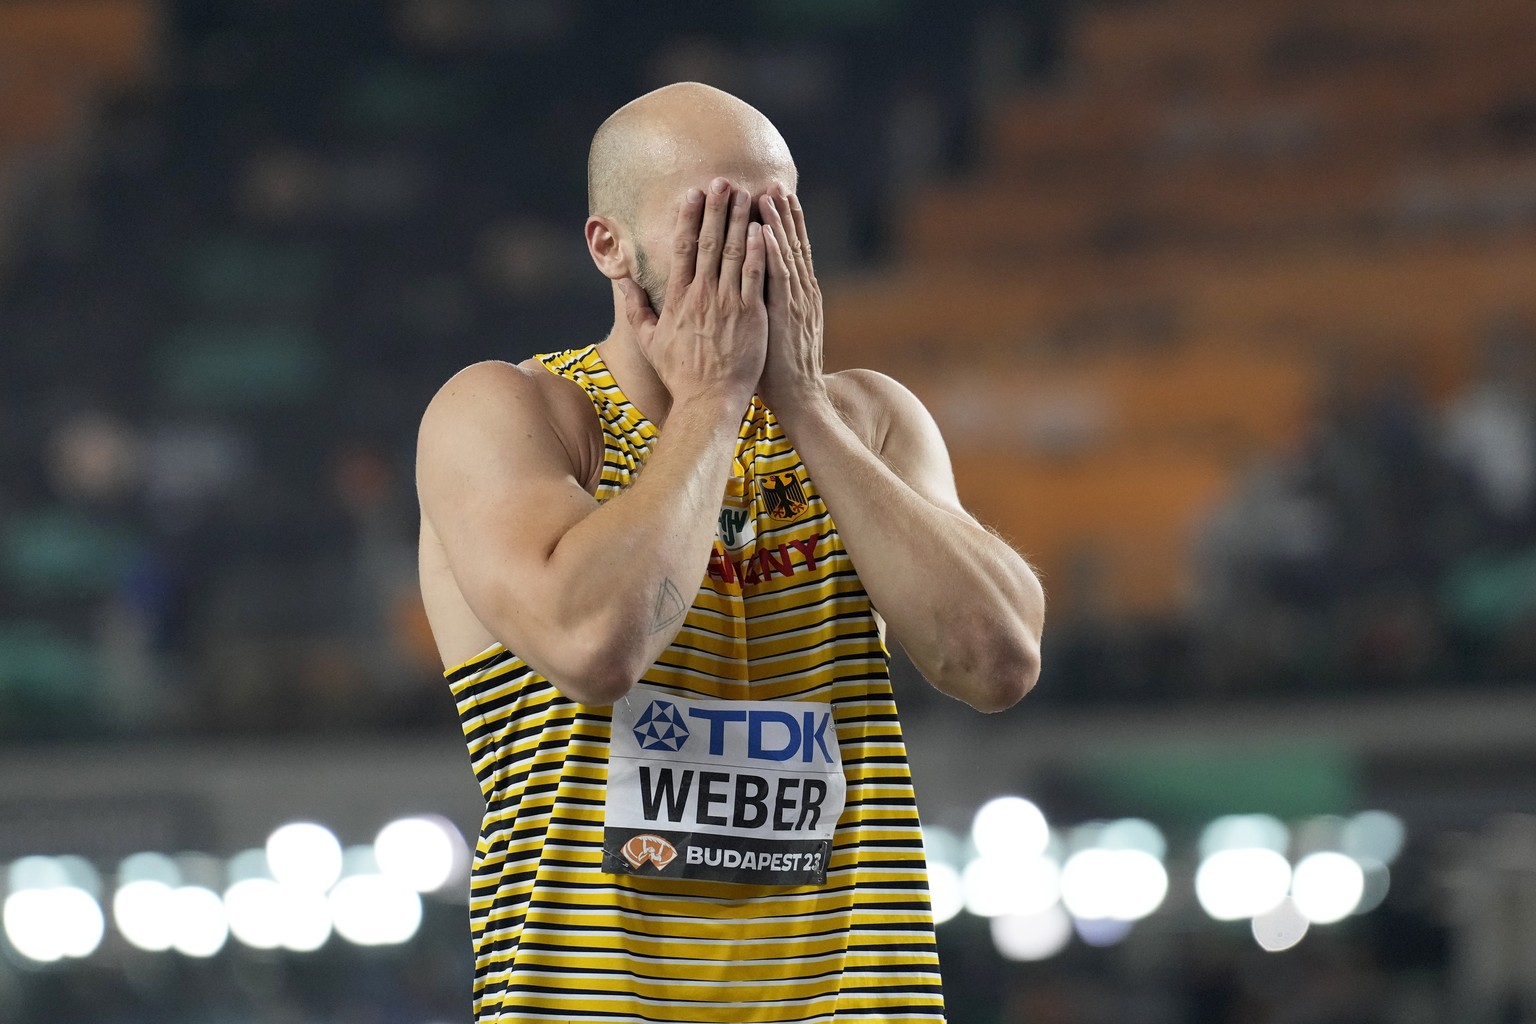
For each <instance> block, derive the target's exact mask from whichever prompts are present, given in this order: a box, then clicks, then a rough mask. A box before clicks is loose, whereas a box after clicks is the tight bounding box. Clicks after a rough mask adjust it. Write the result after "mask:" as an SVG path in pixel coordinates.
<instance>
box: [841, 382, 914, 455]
mask: <svg viewBox="0 0 1536 1024" xmlns="http://www.w3.org/2000/svg"><path fill="white" fill-rule="evenodd" d="M825 380H826V384H827V394H828V395H829V396H830V397H831V399H832V404H833V405H834V406H836V408H837V411H838V414H839V415H841V416H842V417H843V420H844V421H845V422H847V424H848V425H849V426H850V427H852V428H853V431H854V432H855V433H856V434H858V435H859V437H860V438H862V439H863V441H864V443H865V444H866V445H868V446H869V448H870V450H871V451H874V452H882V451H884V450H885V448H886V445H887V443H888V442H889V441H890V440H891V433H892V429H893V427H899V426H900V425H901V424H903V423H910V422H911V421H912V420H913V419H914V418H916V419H918V420H919V421H920V422H923V423H929V422H931V418H930V417H929V416H928V411H927V410H926V409H925V408H924V407H923V403H922V402H921V401H920V400H919V399H918V397H917V396H916V395H914V394H913V393H912V392H911V391H910V390H909V389H908V388H907V387H906V385H904V384H902V383H901V382H900V381H898V380H897V379H896V378H894V377H890V376H887V375H886V374H883V373H881V372H879V371H878V370H867V369H862V368H856V369H850V370H839V371H837V372H836V373H829V374H827V375H826V377H825Z"/></svg>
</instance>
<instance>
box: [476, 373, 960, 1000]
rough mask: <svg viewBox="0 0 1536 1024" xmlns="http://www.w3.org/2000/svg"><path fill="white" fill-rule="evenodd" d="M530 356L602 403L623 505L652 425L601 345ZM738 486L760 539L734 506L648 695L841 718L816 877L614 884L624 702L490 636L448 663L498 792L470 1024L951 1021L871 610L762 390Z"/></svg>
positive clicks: (479, 869)
mask: <svg viewBox="0 0 1536 1024" xmlns="http://www.w3.org/2000/svg"><path fill="white" fill-rule="evenodd" d="M539 359H540V360H541V362H542V363H543V364H544V365H545V366H546V367H547V368H548V369H549V371H550V372H552V373H555V374H557V375H559V376H561V377H564V378H566V379H567V380H571V381H574V382H575V383H576V384H578V385H580V386H581V387H582V388H583V389H584V390H585V391H586V393H587V395H588V396H589V397H590V398H591V401H592V405H593V407H594V409H595V411H596V414H597V417H598V419H599V421H600V422H601V425H602V430H603V444H604V451H603V469H602V481H601V483H600V485H599V487H598V489H597V495H596V497H597V499H598V500H599V501H606V500H608V499H610V498H612V497H614V496H615V495H617V494H619V493H620V492H621V491H623V490H624V488H625V487H627V486H629V484H630V483H632V482H633V481H634V479H635V478H636V476H637V474H638V473H639V472H640V470H641V468H642V467H643V466H644V464H645V460H646V457H647V455H648V454H649V452H650V450H651V446H652V445H653V444H654V443H655V442H656V439H657V436H658V433H657V430H656V428H655V426H654V425H652V424H651V423H650V422H649V421H648V420H646V419H645V418H644V417H643V416H642V415H641V413H640V411H639V410H638V409H636V408H635V406H634V405H632V404H631V403H630V402H629V401H628V399H626V398H625V397H624V395H623V393H622V392H621V391H620V390H619V388H618V386H617V385H616V384H615V382H614V379H613V377H612V375H611V374H610V373H609V371H608V368H607V367H606V366H605V365H604V363H603V361H602V359H601V357H600V356H599V355H598V353H597V350H596V347H595V346H588V347H586V348H583V349H578V350H574V351H569V352H562V353H558V354H554V355H545V356H540V357H539ZM734 472H735V474H736V476H737V479H736V480H733V486H734V487H735V488H736V491H737V493H741V492H743V491H745V492H746V495H747V497H746V499H738V500H737V502H736V507H737V508H738V509H741V508H743V507H744V508H745V509H746V510H747V511H748V512H749V513H750V517H751V523H750V529H743V530H737V529H734V527H736V526H738V525H744V524H743V523H742V520H741V519H740V517H739V513H738V518H737V519H736V520H735V521H733V522H732V523H731V524H730V525H731V527H732V528H731V529H729V530H728V528H727V525H726V523H725V522H724V520H725V517H724V516H723V515H722V526H721V535H717V537H716V540H715V550H714V552H713V553H712V554H711V556H710V560H709V566H708V572H707V573H706V575H705V577H704V579H703V582H702V585H701V586H700V588H699V590H698V593H697V596H696V597H695V598H694V600H693V603H692V606H691V608H689V610H688V612H687V615H686V618H685V620H684V623H683V626H682V629H681V631H680V632H679V633H678V635H677V638H676V640H674V641H673V643H672V645H671V646H670V647H668V648H667V650H666V651H664V652H663V653H662V655H661V657H660V658H659V659H657V661H656V663H655V664H654V665H653V666H652V667H651V668H650V669H649V670H648V671H647V672H646V673H645V676H644V677H643V679H642V683H644V684H645V685H646V686H648V687H651V688H654V689H657V690H661V691H666V692H667V693H670V694H671V695H673V696H675V697H680V698H685V699H690V700H701V699H702V700H733V701H736V700H774V701H784V700H803V701H816V702H820V703H821V704H830V706H831V708H832V722H833V724H834V726H835V729H836V739H837V745H838V748H839V749H840V753H841V759H842V765H843V773H844V775H845V777H846V780H847V799H846V803H845V809H844V811H843V813H842V816H841V817H840V818H839V819H838V821H837V825H836V830H835V832H834V833H833V837H832V841H831V854H830V857H829V859H828V861H827V872H826V882H825V884H821V885H799V886H763V885H752V884H742V883H735V882H717V881H700V880H689V879H670V878H648V877H644V876H642V875H632V874H608V873H605V872H604V871H603V839H604V835H603V823H604V802H605V795H606V794H605V784H606V782H607V778H608V763H609V757H608V755H609V740H610V735H611V733H610V726H611V722H612V717H611V716H612V709H611V708H610V707H597V706H589V705H585V704H580V703H576V702H574V701H571V700H567V699H566V698H564V697H562V696H561V695H560V694H559V693H558V692H557V691H556V690H555V689H554V688H553V687H552V686H551V685H550V683H549V682H548V681H547V680H545V679H544V678H543V677H542V676H540V675H538V674H537V673H535V672H534V671H532V670H531V669H530V668H529V667H528V666H527V665H525V664H524V663H523V661H522V660H521V659H519V658H518V657H517V656H516V655H515V654H513V653H512V652H511V651H508V650H507V649H506V648H504V647H503V646H501V645H500V644H495V645H493V646H491V647H490V648H489V649H487V650H486V651H484V652H483V653H481V654H480V655H478V656H476V657H474V658H472V659H470V660H469V661H467V662H465V663H464V664H462V665H459V666H457V667H455V668H452V669H450V670H449V671H448V672H447V677H448V681H449V684H450V686H451V688H452V691H453V695H454V699H455V702H456V703H457V706H458V711H459V716H460V719H461V721H462V724H463V727H464V735H465V739H466V741H467V742H468V746H469V754H470V762H471V765H472V767H473V769H474V772H475V776H476V778H477V779H478V780H479V783H480V789H481V791H482V792H483V793H484V795H485V801H486V811H485V819H484V824H483V826H482V828H481V831H480V837H479V841H478V843H477V844H476V848H475V857H474V868H473V876H472V879H471V884H470V930H471V934H472V937H473V942H474V952H475V978H474V1011H475V1021H476V1024H488V1022H493V1021H495V1022H510V1021H585V1022H615V1024H617V1022H626V1024H632V1022H689V1024H728V1022H738V1021H740V1022H749V1021H750V1022H776V1024H789V1022H811V1021H817V1022H825V1021H854V1020H862V1021H881V1022H888V1024H900V1022H916V1021H926V1022H933V1021H942V1020H943V1019H944V1006H943V997H942V994H941V991H940V985H939V968H938V954H937V950H936V946H935V942H934V930H933V918H932V914H931V911H930V909H929V898H928V883H927V871H926V867H925V861H924V856H923V845H922V838H921V834H920V831H919V826H918V816H917V808H916V804H915V802H914V800H913V794H912V781H911V775H910V773H909V770H908V766H907V756H906V747H905V745H904V743H903V741H902V734H901V727H900V725H899V724H898V722H897V717H896V705H895V703H894V700H893V695H892V692H891V685H890V677H889V670H888V660H887V654H886V650H885V646H884V644H883V642H882V640H881V638H880V635H879V633H878V631H877V629H876V623H875V620H874V618H873V615H872V612H871V607H870V602H869V597H868V595H867V594H866V593H865V592H864V589H863V587H862V585H861V584H860V583H859V578H858V576H857V575H856V574H855V572H854V569H853V566H852V564H851V563H850V562H849V559H848V555H847V553H846V552H845V551H844V550H843V547H842V544H841V541H840V540H839V538H838V534H837V529H836V527H835V526H834V525H833V523H832V518H831V516H830V515H829V514H828V512H827V507H826V505H825V504H823V503H822V501H821V500H820V498H819V497H818V496H817V494H816V491H815V488H814V487H813V486H812V484H811V481H810V479H809V477H808V475H807V473H806V471H805V467H804V464H803V463H802V462H801V461H800V458H799V456H798V455H797V454H796V453H795V450H794V449H793V448H792V447H791V446H790V444H789V441H788V439H787V438H786V437H785V436H784V433H783V431H782V430H781V429H780V428H779V425H778V423H777V421H776V420H775V419H774V416H773V414H772V412H771V411H769V410H768V409H767V408H765V407H764V406H763V405H762V403H761V402H759V401H758V400H757V399H756V398H754V399H753V401H752V405H751V407H750V409H749V410H748V412H747V415H746V416H745V417H744V419H743V422H742V425H741V432H740V435H739V438H738V441H737V446H736V468H735V471H734ZM796 485H798V486H796ZM746 535H750V536H751V539H750V540H749V541H748V542H746V543H745V544H743V543H741V540H742V537H743V536H746ZM614 554H615V557H623V554H622V552H615V553H614ZM685 599H686V598H685Z"/></svg>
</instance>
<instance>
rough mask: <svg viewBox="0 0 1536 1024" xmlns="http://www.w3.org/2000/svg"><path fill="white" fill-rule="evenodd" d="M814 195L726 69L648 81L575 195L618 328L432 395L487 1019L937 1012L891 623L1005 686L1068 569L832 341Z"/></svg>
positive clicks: (998, 705)
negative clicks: (961, 474)
mask: <svg viewBox="0 0 1536 1024" xmlns="http://www.w3.org/2000/svg"><path fill="white" fill-rule="evenodd" d="M795 189H796V170H795V164H794V161H793V160H792V159H791V157H790V153H789V149H788V147H787V146H786V145H785V143H784V140H783V139H782V138H781V137H780V135H779V133H778V132H777V131H776V130H775V129H774V127H773V125H772V124H770V123H769V122H768V120H767V119H766V118H764V117H763V116H762V115H761V114H760V113H758V112H757V111H756V110H754V109H753V108H752V107H750V106H748V105H747V104H745V103H743V102H741V101H740V100H738V99H736V98H734V97H732V96H729V95H727V94H725V93H722V92H719V91H718V90H715V89H711V88H709V87H707V86H702V85H698V84H695V83H686V84H681V85H675V86H670V87H668V88H665V89H660V90H658V91H656V92H653V93H650V94H647V95H645V96H642V97H640V98H639V99H637V100H635V101H633V102H631V103H629V104H628V105H626V106H624V107H623V108H621V109H620V110H618V111H617V112H616V113H614V114H613V115H612V116H611V117H610V118H609V119H608V120H607V121H606V122H605V123H604V124H603V125H602V126H601V127H600V128H599V129H598V131H597V133H596V136H595V137H594V138H593V141H592V149H591V156H590V164H589V190H590V204H591V209H590V216H589V217H588V219H587V223H586V240H587V248H588V250H589V251H590V253H591V256H592V261H593V263H595V264H596V266H597V268H598V270H599V271H600V272H601V273H602V274H603V275H604V276H605V277H607V278H608V280H609V281H610V283H611V287H612V292H613V308H614V323H613V329H612V330H611V331H610V332H609V334H608V336H607V337H606V338H605V339H604V340H603V341H602V342H600V343H598V344H596V345H588V346H586V347H583V348H576V349H571V350H567V351H562V352H554V353H551V354H548V355H542V356H537V357H535V358H533V359H529V360H526V361H524V362H522V363H520V364H517V365H512V364H509V363H504V362H483V363H477V364H475V365H473V366H471V367H469V368H467V369H465V370H463V371H461V372H460V373H459V374H458V375H456V376H455V377H454V378H453V379H452V380H450V381H449V382H448V383H447V384H446V385H445V386H444V387H443V389H442V390H441V391H440V392H439V393H438V395H437V396H436V397H435V398H434V399H433V401H432V403H431V405H430V406H429V407H428V409H427V411H426V414H425V416H424V418H423V421H422V425H421V434H420V444H419V450H418V461H417V482H418V488H419V492H420V499H421V512H422V516H421V552H420V555H421V586H422V594H423V597H424V598H425V601H426V607H427V613H428V616H429V618H430V620H431V624H432V630H433V633H434V635H435V637H436V640H437V644H438V647H439V649H440V652H441V654H442V658H443V663H444V665H445V666H446V667H447V677H448V680H449V683H450V686H451V688H452V691H453V693H454V696H455V700H456V702H457V705H458V709H459V713H460V716H461V719H462V722H463V726H464V733H465V737H466V739H467V742H468V745H469V751H470V758H471V763H472V765H473V768H474V771H475V774H476V777H477V778H478V780H479V783H480V787H481V789H482V791H483V792H484V795H485V799H486V813H485V819H484V824H483V827H482V830H481V834H480V839H479V842H478V844H477V847H476V851H475V863H474V873H473V879H472V883H471V894H470V922H471V931H472V936H473V940H474V947H475V987H474V1007H475V1020H476V1021H477V1022H488V1021H525V1020H540V1021H544V1020H549V1021H555V1020H558V1021H577V1020H579V1021H601V1022H619V1021H624V1022H638V1021H679V1022H681V1021H689V1022H712V1024H725V1022H732V1021H755V1022H763V1021H768V1022H785V1024H787V1022H790V1021H795V1022H805V1021H833V1020H837V1021H842V1020H871V1021H883V1022H893V1021H896V1022H899V1021H936V1020H943V1019H944V1008H943V997H942V994H941V991H940V985H939V973H938V957H937V954H936V951H935V945H934V933H933V920H932V915H931V912H930V910H929V903H928V888H927V874H926V869H925V861H924V856H923V847H922V839H921V835H920V831H919V825H918V819H917V812H916V805H915V802H914V799H913V794H912V784H911V777H910V773H909V771H908V767H907V758H906V749H905V746H904V744H903V741H902V735H901V728H900V725H899V724H898V721H897V716H896V708H895V704H894V701H893V695H892V692H891V686H890V682H889V672H888V657H887V653H886V647H885V642H884V634H885V630H886V628H887V624H888V626H889V630H890V631H891V633H893V634H894V636H895V637H896V639H897V640H898V641H899V642H900V643H901V645H902V647H903V648H904V649H905V650H906V651H907V653H908V654H909V655H910V656H911V658H912V661H913V662H914V663H915V664H916V665H917V667H918V668H919V669H920V670H921V671H922V673H923V675H924V676H925V677H926V678H927V679H928V680H929V681H930V682H931V683H932V684H933V685H934V686H935V687H937V688H938V689H939V690H941V691H942V692H944V693H946V694H949V695H950V696H953V697H956V698H958V699H959V700H962V701H964V702H966V703H967V704H969V705H971V706H972V707H975V708H977V709H978V710H981V711H1000V710H1002V709H1004V708H1007V707H1009V706H1011V705H1012V704H1014V703H1015V702H1016V701H1018V700H1019V699H1020V698H1021V697H1022V696H1023V695H1024V693H1025V692H1026V691H1028V690H1029V689H1030V687H1031V686H1032V685H1033V684H1034V681H1035V678H1036V676H1037V674H1038V671H1039V660H1040V659H1039V642H1040V631H1041V625H1042V619H1043V614H1044V608H1043V597H1042V594H1041V590H1040V586H1039V583H1038V582H1037V580H1036V578H1035V576H1034V574H1033V573H1032V572H1031V571H1030V569H1029V567H1028V566H1027V565H1026V564H1025V562H1024V560H1023V559H1021V558H1020V557H1019V556H1018V555H1017V554H1016V553H1015V552H1014V551H1012V550H1011V549H1010V548H1009V547H1008V545H1006V544H1005V543H1003V542H1002V541H1001V540H999V539H998V538H997V537H996V536H994V535H993V534H991V533H989V532H988V531H987V530H986V529H984V528H983V527H981V526H980V525H978V524H977V523H976V521H975V520H974V519H973V518H972V517H971V516H970V515H968V514H967V513H966V511H965V509H964V508H962V507H961V504H960V501H959V499H958V498H957V496H956V493H955V486H954V480H953V476H952V473H951V470H950V465H949V459H948V455H947V454H946V451H945V448H944V443H943V440H942V438H941V437H940V435H939V432H938V430H937V428H936V427H935V426H934V423H933V420H932V419H931V418H930V417H929V415H928V413H927V412H926V411H925V410H924V408H923V407H922V405H921V404H920V403H919V402H918V401H917V399H916V398H914V397H913V396H912V395H911V393H909V392H908V391H907V390H906V389H904V388H903V387H902V386H901V385H899V384H897V383H896V382H895V381H893V380H891V379H890V378H888V377H884V376H882V375H880V374H877V373H873V372H870V371H863V370H858V371H843V372H840V373H826V372H824V370H823V368H822V310H821V293H820V288H819V286H818V284H817V280H816V274H815V270H814V266H813V263H812V259H811V248H810V237H809V235H808V233H807V229H806V220H805V215H804V212H803V210H802V209H801V205H800V201H799V199H798V198H797V196H796V193H795ZM877 608H878V609H879V611H878V613H877V612H876V609H877ZM978 770H981V771H985V766H978Z"/></svg>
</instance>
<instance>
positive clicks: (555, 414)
mask: <svg viewBox="0 0 1536 1024" xmlns="http://www.w3.org/2000/svg"><path fill="white" fill-rule="evenodd" d="M583 413H585V416H583V415H582V414H583ZM593 419H594V417H593V416H592V409H591V406H590V404H589V403H588V402H587V400H586V398H585V396H584V395H583V394H582V393H581V390H580V388H578V387H577V386H576V385H574V384H573V383H571V382H570V381H568V380H565V379H564V378H561V377H557V376H556V375H555V374H553V373H550V372H549V371H548V370H547V369H545V368H544V366H543V365H542V364H541V363H540V362H539V361H538V360H537V359H526V360H524V361H522V362H521V363H509V362H505V361H502V360H496V359H488V360H484V361H482V362H478V363H473V364H471V365H469V366H466V367H465V368H464V369H462V370H460V371H459V372H458V373H456V374H454V375H453V376H452V377H450V378H449V379H448V381H447V382H446V383H444V384H443V386H442V387H441V388H439V389H438V391H437V394H436V395H434V396H433V397H432V400H431V401H430V402H429V403H428V404H427V408H426V411H425V412H424V413H423V414H422V419H421V430H420V433H419V435H418V440H417V463H418V467H421V466H422V464H423V463H426V462H430V461H434V460H438V459H442V458H451V453H452V452H453V451H464V450H478V451H481V452H485V451H501V450H504V449H507V448H511V449H526V448H530V447H532V448H535V449H544V450H555V451H559V452H562V453H563V454H564V456H565V458H566V460H567V461H569V462H570V463H571V465H572V467H573V468H574V467H575V466H577V465H578V464H579V463H580V462H581V461H582V460H580V459H579V458H578V455H579V453H580V452H581V450H582V448H583V445H582V441H583V437H582V434H583V432H584V428H586V427H587V426H588V425H589V424H588V423H587V421H589V420H593ZM487 444H488V445H489V446H490V447H487Z"/></svg>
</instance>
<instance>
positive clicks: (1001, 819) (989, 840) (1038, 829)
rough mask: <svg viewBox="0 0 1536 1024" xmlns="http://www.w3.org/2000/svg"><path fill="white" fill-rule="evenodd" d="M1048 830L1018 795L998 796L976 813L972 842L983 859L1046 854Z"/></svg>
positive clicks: (1035, 810) (1036, 811)
mask: <svg viewBox="0 0 1536 1024" xmlns="http://www.w3.org/2000/svg"><path fill="white" fill-rule="evenodd" d="M1050 839H1051V829H1050V826H1049V825H1048V824H1047V823H1046V820H1045V815H1044V814H1042V813H1041V812H1040V808H1038V807H1036V806H1035V805H1034V804H1033V803H1031V802H1030V801H1028V800H1026V799H1024V798H1023V797H1021V796H1000V797H996V798H994V799H992V800H988V801H987V802H986V803H984V804H982V805H981V806H980V807H979V808H977V810H976V817H975V819H974V820H973V821H972V822H971V842H972V843H973V844H974V845H975V847H976V851H977V852H978V853H979V854H980V855H981V856H983V857H994V858H1003V859H1008V858H1025V857H1030V856H1034V855H1038V854H1041V853H1044V852H1045V847H1046V844H1047V843H1049V842H1050Z"/></svg>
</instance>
